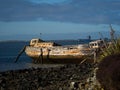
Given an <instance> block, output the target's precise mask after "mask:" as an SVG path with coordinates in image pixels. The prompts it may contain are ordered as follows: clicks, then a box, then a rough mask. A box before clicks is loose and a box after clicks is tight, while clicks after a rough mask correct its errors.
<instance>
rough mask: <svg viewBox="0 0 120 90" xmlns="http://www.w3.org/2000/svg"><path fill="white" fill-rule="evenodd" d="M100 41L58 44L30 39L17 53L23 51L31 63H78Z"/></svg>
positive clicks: (96, 46) (89, 54)
mask: <svg viewBox="0 0 120 90" xmlns="http://www.w3.org/2000/svg"><path fill="white" fill-rule="evenodd" d="M101 45H102V41H100V40H98V41H94V42H90V43H89V44H78V45H63V46H62V45H59V44H57V43H54V42H47V41H43V40H41V39H32V40H31V41H30V44H29V45H28V46H25V47H24V48H23V49H22V51H21V52H20V53H19V55H18V57H17V58H16V61H15V62H17V60H18V58H19V57H20V55H21V54H22V53H23V52H25V53H26V55H27V56H29V57H30V58H32V59H33V63H80V62H81V61H82V60H84V59H85V58H86V56H91V55H93V53H94V48H99V47H100V46H101Z"/></svg>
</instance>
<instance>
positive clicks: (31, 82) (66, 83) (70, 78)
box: [0, 63, 94, 90]
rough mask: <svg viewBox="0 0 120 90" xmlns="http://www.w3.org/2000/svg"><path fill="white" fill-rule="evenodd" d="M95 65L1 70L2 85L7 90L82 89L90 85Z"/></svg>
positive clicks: (0, 83) (0, 84)
mask: <svg viewBox="0 0 120 90" xmlns="http://www.w3.org/2000/svg"><path fill="white" fill-rule="evenodd" d="M93 67H94V65H93V64H90V63H83V64H80V65H79V64H67V65H64V66H62V67H49V68H31V69H25V70H17V71H7V72H0V87H1V88H4V89H5V90H15V89H17V90H82V88H85V87H88V83H89V81H87V79H88V77H89V76H90V74H91V72H92V70H93ZM93 80H94V79H93ZM82 81H84V82H87V83H83V82H82ZM4 89H3V90H4ZM86 90H87V89H86Z"/></svg>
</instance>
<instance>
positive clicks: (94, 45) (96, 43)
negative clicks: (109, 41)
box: [89, 40, 104, 49]
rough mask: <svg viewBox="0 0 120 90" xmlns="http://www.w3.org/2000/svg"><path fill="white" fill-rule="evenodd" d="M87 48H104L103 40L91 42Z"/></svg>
mask: <svg viewBox="0 0 120 90" xmlns="http://www.w3.org/2000/svg"><path fill="white" fill-rule="evenodd" d="M89 47H90V48H96V49H97V48H101V47H104V42H103V40H96V41H92V42H90V43H89Z"/></svg>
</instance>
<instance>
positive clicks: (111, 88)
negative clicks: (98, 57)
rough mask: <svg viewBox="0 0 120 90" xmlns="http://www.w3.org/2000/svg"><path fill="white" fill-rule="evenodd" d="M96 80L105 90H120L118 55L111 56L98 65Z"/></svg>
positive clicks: (119, 55) (119, 62)
mask: <svg viewBox="0 0 120 90" xmlns="http://www.w3.org/2000/svg"><path fill="white" fill-rule="evenodd" d="M98 68H99V69H98V71H97V79H98V80H99V82H100V83H101V85H102V87H104V89H105V90H120V54H118V55H111V56H108V57H106V58H104V60H103V61H102V62H101V63H100V64H99V67H98Z"/></svg>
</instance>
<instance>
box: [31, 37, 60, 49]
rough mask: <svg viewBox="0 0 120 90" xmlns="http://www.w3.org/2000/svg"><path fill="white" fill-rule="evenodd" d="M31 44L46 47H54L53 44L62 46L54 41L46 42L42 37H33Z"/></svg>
mask: <svg viewBox="0 0 120 90" xmlns="http://www.w3.org/2000/svg"><path fill="white" fill-rule="evenodd" d="M30 46H33V47H42V48H45V47H53V46H60V45H58V44H56V43H54V42H45V41H43V40H41V39H32V40H31V41H30Z"/></svg>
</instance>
